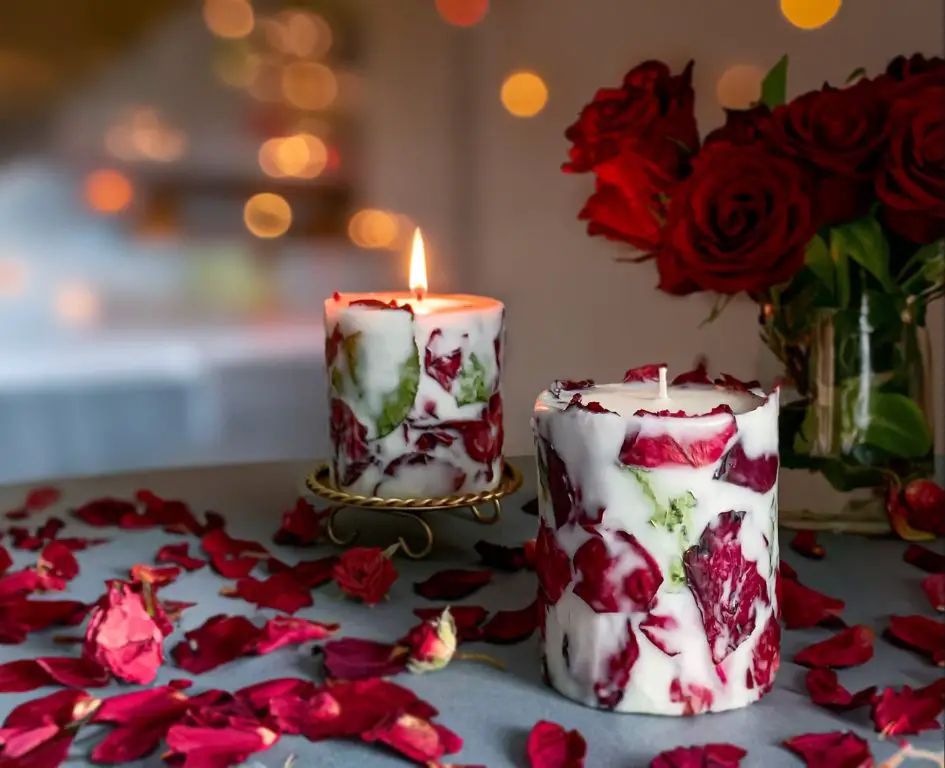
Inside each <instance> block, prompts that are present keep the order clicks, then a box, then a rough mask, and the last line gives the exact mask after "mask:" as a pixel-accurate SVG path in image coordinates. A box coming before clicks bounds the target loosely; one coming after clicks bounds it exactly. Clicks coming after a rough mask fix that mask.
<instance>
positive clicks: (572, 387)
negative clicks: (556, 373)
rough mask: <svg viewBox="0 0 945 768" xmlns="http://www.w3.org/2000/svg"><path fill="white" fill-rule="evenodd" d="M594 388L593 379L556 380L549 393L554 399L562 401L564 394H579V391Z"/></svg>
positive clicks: (552, 383) (549, 388)
mask: <svg viewBox="0 0 945 768" xmlns="http://www.w3.org/2000/svg"><path fill="white" fill-rule="evenodd" d="M593 386H594V380H593V379H555V380H554V381H553V382H551V386H549V387H548V391H549V392H551V395H552V397H554V398H557V399H560V398H561V394H562V393H563V392H577V391H578V390H579V389H590V388H591V387H593Z"/></svg>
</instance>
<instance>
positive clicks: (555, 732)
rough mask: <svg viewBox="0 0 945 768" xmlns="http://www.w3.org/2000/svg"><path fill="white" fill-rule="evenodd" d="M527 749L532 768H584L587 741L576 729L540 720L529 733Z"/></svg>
mask: <svg viewBox="0 0 945 768" xmlns="http://www.w3.org/2000/svg"><path fill="white" fill-rule="evenodd" d="M525 750H526V754H527V755H528V764H529V766H531V768H584V759H585V758H586V757H587V742H586V741H585V740H584V737H583V736H582V735H581V734H580V733H579V732H578V731H576V730H574V731H566V730H564V728H562V727H561V726H560V725H558V724H557V723H552V722H549V721H547V720H539V721H538V722H537V723H535V725H534V726H533V727H532V730H531V731H530V732H529V734H528V740H527V741H526V743H525Z"/></svg>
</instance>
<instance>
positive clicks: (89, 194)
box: [85, 169, 134, 214]
mask: <svg viewBox="0 0 945 768" xmlns="http://www.w3.org/2000/svg"><path fill="white" fill-rule="evenodd" d="M133 198H134V186H132V184H131V180H130V179H129V178H128V177H127V176H125V174H123V173H121V171H113V170H107V169H101V170H98V171H92V172H91V173H90V174H89V175H88V176H86V177H85V200H86V202H87V203H88V205H89V208H91V209H92V210H93V211H95V212H96V213H102V214H115V213H121V212H122V211H124V210H125V209H126V208H127V207H128V206H129V205H131V201H132V199H133Z"/></svg>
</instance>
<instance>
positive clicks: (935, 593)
mask: <svg viewBox="0 0 945 768" xmlns="http://www.w3.org/2000/svg"><path fill="white" fill-rule="evenodd" d="M922 591H923V592H925V596H926V597H927V598H928V600H929V605H931V606H932V607H933V608H934V609H935V610H936V611H945V573H930V574H929V575H928V576H926V577H925V578H924V579H922Z"/></svg>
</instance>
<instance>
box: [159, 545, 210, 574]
mask: <svg viewBox="0 0 945 768" xmlns="http://www.w3.org/2000/svg"><path fill="white" fill-rule="evenodd" d="M189 546H190V545H189V544H187V542H184V543H183V544H168V545H167V546H165V547H161V548H160V549H159V550H158V551H157V554H156V555H155V556H154V561H155V562H157V563H170V564H171V565H179V566H180V567H181V568H183V569H184V570H185V571H196V570H198V569H200V568H203V567H204V566H205V565H206V564H207V561H206V560H201V559H200V558H199V557H191V556H190V553H189V552H188V551H187V550H188V547H189Z"/></svg>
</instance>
